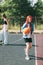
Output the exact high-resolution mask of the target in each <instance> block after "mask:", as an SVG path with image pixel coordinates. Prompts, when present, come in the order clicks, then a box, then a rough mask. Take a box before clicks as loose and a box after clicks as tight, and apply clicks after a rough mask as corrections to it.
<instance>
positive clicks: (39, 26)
mask: <svg viewBox="0 0 43 65" xmlns="http://www.w3.org/2000/svg"><path fill="white" fill-rule="evenodd" d="M1 29H2V25H0V30H1ZM35 29H36V30H43V24H41V25H40V24H38V25H35ZM9 30H15V31H16V30H17V31H18V30H20V25H17V26H15V25H14V26H13V25H10V26H9Z"/></svg>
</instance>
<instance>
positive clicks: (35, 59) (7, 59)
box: [0, 33, 43, 65]
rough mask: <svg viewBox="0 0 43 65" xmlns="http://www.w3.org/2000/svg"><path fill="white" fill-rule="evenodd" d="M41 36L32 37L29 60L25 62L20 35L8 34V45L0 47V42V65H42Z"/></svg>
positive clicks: (23, 44)
mask: <svg viewBox="0 0 43 65" xmlns="http://www.w3.org/2000/svg"><path fill="white" fill-rule="evenodd" d="M42 36H43V34H34V35H33V42H32V48H31V50H30V54H29V56H30V60H28V61H27V60H25V54H24V48H25V42H24V40H23V38H22V34H14V33H9V44H8V45H6V46H5V45H1V42H0V65H39V64H38V63H39V62H40V63H41V64H40V65H43V53H42V51H43V47H42V45H43V37H42ZM40 37H41V38H42V39H40ZM40 43H42V44H40ZM40 46H41V47H40ZM39 48H40V50H39ZM39 52H40V53H39ZM39 54H40V55H39Z"/></svg>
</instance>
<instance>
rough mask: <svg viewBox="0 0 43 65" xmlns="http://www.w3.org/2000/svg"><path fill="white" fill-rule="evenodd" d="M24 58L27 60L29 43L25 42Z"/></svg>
mask: <svg viewBox="0 0 43 65" xmlns="http://www.w3.org/2000/svg"><path fill="white" fill-rule="evenodd" d="M25 55H26V57H25V59H26V60H29V43H26V48H25Z"/></svg>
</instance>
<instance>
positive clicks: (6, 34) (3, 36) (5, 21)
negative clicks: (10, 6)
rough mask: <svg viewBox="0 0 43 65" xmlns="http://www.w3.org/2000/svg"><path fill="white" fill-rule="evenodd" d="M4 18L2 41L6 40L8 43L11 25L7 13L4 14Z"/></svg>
mask: <svg viewBox="0 0 43 65" xmlns="http://www.w3.org/2000/svg"><path fill="white" fill-rule="evenodd" d="M2 19H3V25H2V30H1V34H2V41H3V40H4V42H3V43H4V44H8V26H9V22H8V19H7V17H6V15H5V14H3V15H2Z"/></svg>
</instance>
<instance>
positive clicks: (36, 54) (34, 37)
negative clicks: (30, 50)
mask: <svg viewBox="0 0 43 65" xmlns="http://www.w3.org/2000/svg"><path fill="white" fill-rule="evenodd" d="M34 41H35V56H36V58H35V65H38V64H37V50H36V35H34Z"/></svg>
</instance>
